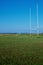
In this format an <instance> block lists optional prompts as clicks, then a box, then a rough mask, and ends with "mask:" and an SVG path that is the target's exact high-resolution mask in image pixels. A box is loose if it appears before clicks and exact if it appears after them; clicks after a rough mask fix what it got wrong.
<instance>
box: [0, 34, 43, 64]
mask: <svg viewBox="0 0 43 65" xmlns="http://www.w3.org/2000/svg"><path fill="white" fill-rule="evenodd" d="M0 65H43V36H39V37H37V36H36V35H32V36H31V37H30V36H29V35H26V34H25V35H20V34H15V35H11V34H10V35H7V34H6V35H0Z"/></svg>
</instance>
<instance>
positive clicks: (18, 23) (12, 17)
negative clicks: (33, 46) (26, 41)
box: [0, 0, 43, 33]
mask: <svg viewBox="0 0 43 65" xmlns="http://www.w3.org/2000/svg"><path fill="white" fill-rule="evenodd" d="M37 3H38V11H39V12H38V18H39V26H40V28H39V31H40V32H43V0H0V33H29V32H30V24H29V23H30V22H29V21H30V18H29V15H30V13H29V8H31V10H32V14H31V17H32V18H31V20H32V26H31V27H32V29H33V28H36V24H37V23H36V18H37V16H36V4H37ZM33 32H34V33H36V32H37V29H36V30H32V33H33Z"/></svg>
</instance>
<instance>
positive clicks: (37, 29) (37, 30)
mask: <svg viewBox="0 0 43 65" xmlns="http://www.w3.org/2000/svg"><path fill="white" fill-rule="evenodd" d="M36 6H37V36H39V20H38V3H37V5H36Z"/></svg>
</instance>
